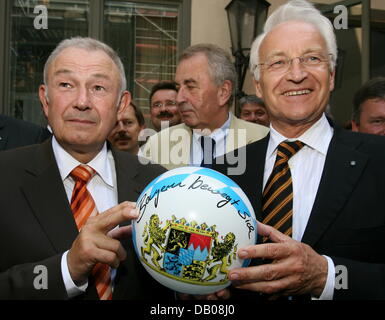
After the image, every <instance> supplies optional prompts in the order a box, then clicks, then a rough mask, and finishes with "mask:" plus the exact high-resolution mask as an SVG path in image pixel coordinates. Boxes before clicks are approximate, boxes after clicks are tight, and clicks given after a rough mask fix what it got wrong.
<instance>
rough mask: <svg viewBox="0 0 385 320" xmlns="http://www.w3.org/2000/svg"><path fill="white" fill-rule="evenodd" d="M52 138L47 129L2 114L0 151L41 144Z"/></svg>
mask: <svg viewBox="0 0 385 320" xmlns="http://www.w3.org/2000/svg"><path fill="white" fill-rule="evenodd" d="M50 136H51V134H50V132H49V131H48V129H46V128H43V127H40V126H38V125H35V124H33V123H30V122H26V121H23V120H19V119H14V118H11V117H7V116H4V115H1V114H0V151H3V150H10V149H14V148H18V147H23V146H27V145H31V144H35V143H41V142H43V141H45V140H47V139H48V138H49V137H50Z"/></svg>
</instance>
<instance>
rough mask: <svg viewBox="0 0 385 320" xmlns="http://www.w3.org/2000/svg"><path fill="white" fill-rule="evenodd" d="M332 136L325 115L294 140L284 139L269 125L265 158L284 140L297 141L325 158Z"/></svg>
mask: <svg viewBox="0 0 385 320" xmlns="http://www.w3.org/2000/svg"><path fill="white" fill-rule="evenodd" d="M332 136H333V128H332V127H331V126H330V124H329V121H328V120H327V118H326V116H325V114H322V116H321V118H320V119H319V120H318V121H317V122H316V123H314V124H313V125H312V126H311V127H310V128H309V129H308V130H306V131H305V132H304V133H303V134H302V135H301V136H299V137H298V138H294V139H289V138H286V137H285V136H283V135H282V134H280V133H279V132H278V131H277V130H275V129H274V128H273V126H272V125H271V124H270V140H269V146H268V148H267V156H271V155H272V154H273V153H274V152H275V150H276V149H277V147H278V145H279V144H280V143H281V142H283V141H285V140H289V141H296V140H299V141H301V142H303V143H304V144H305V145H306V146H308V147H310V148H311V149H314V150H316V151H318V152H320V153H321V154H323V155H324V156H326V153H327V151H328V148H329V144H330V141H331V139H332Z"/></svg>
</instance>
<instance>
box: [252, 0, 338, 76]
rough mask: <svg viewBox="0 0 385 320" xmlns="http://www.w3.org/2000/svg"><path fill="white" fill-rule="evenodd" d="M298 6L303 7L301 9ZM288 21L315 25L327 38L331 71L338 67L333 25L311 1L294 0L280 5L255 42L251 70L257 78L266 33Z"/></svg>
mask: <svg viewBox="0 0 385 320" xmlns="http://www.w3.org/2000/svg"><path fill="white" fill-rule="evenodd" d="M298 8H301V9H300V10H299V9H298ZM286 21H302V22H308V23H310V24H311V25H313V26H314V27H315V28H316V29H317V30H318V31H319V32H320V34H321V35H322V37H323V38H324V39H325V42H326V47H327V50H328V51H329V53H330V54H331V55H332V58H331V61H330V71H333V70H334V69H335V67H336V60H337V41H336V36H335V34H334V30H333V25H332V23H331V22H330V21H329V19H328V18H326V17H325V16H323V15H322V14H321V13H320V12H319V10H317V9H316V8H315V7H314V6H313V5H312V4H311V3H309V2H308V1H305V0H292V1H290V2H288V3H287V4H286V5H285V6H282V7H280V8H279V9H277V10H276V11H274V13H273V14H272V15H271V16H270V17H269V18H268V19H267V21H266V23H265V27H264V29H263V33H261V34H260V35H259V36H258V37H257V38H256V39H255V40H254V42H253V44H252V47H251V53H250V70H251V72H252V73H253V74H254V78H255V80H259V68H257V66H258V64H259V63H260V61H259V47H260V45H261V43H262V41H263V39H264V38H265V37H266V35H267V34H268V33H269V31H271V30H272V29H274V27H276V26H277V25H279V24H281V23H283V22H286Z"/></svg>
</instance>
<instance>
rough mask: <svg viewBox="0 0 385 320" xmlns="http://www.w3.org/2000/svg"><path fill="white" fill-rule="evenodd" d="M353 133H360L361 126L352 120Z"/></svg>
mask: <svg viewBox="0 0 385 320" xmlns="http://www.w3.org/2000/svg"><path fill="white" fill-rule="evenodd" d="M352 131H354V132H359V131H360V128H359V125H358V124H357V123H356V122H355V121H353V120H352Z"/></svg>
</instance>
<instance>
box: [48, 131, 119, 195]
mask: <svg viewBox="0 0 385 320" xmlns="http://www.w3.org/2000/svg"><path fill="white" fill-rule="evenodd" d="M52 149H53V153H54V155H55V159H56V163H57V165H58V167H59V171H60V176H61V178H62V180H63V181H64V180H65V179H67V177H68V176H69V174H70V173H71V171H72V170H73V169H75V168H76V167H77V166H78V165H80V164H82V163H81V162H79V161H78V160H76V159H75V158H74V157H72V156H71V155H70V154H69V153H68V152H67V151H65V150H64V149H63V147H62V146H61V145H60V144H59V143H58V142H57V140H56V138H55V136H53V137H52ZM87 165H89V166H90V167H92V168H93V169H94V170H95V171H96V173H97V174H98V175H99V176H100V177H101V179H102V180H103V181H104V182H105V183H106V184H108V185H109V186H111V187H114V182H113V178H112V171H111V164H110V162H109V161H108V152H107V143H104V145H103V148H102V150H100V152H99V153H98V154H97V155H96V157H95V158H93V159H92V160H91V161H90V162H88V163H87Z"/></svg>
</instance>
